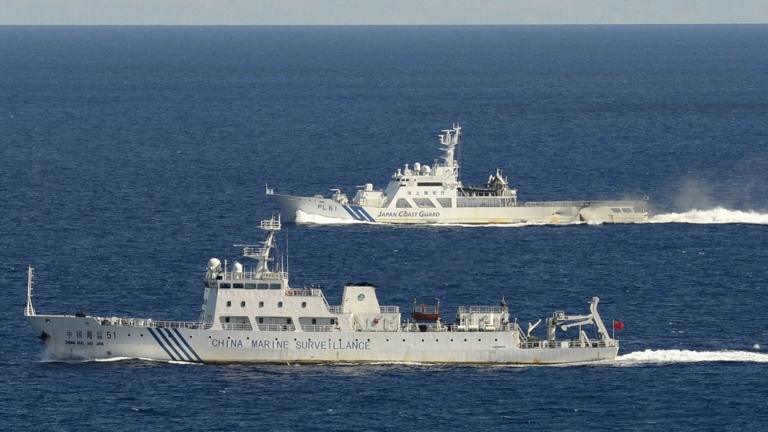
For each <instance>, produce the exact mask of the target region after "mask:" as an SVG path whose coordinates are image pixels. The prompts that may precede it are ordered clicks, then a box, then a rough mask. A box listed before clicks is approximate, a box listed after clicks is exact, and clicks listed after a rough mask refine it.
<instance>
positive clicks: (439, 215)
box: [266, 124, 648, 224]
mask: <svg viewBox="0 0 768 432" xmlns="http://www.w3.org/2000/svg"><path fill="white" fill-rule="evenodd" d="M461 134H462V132H461V127H460V126H459V125H458V124H454V125H453V127H452V128H451V129H446V130H443V131H442V133H441V134H440V135H438V139H439V142H440V145H441V146H442V149H443V156H442V161H438V160H435V161H434V163H433V164H432V165H431V166H430V165H428V164H421V163H419V162H416V163H414V164H413V166H409V165H408V164H406V165H405V166H404V167H403V168H399V169H397V170H396V171H395V172H394V174H392V176H391V178H390V181H389V183H388V184H387V186H386V188H384V189H375V188H374V186H373V184H372V183H365V184H364V185H363V186H361V187H360V188H359V189H358V191H357V193H356V194H355V196H354V197H353V198H352V199H351V200H350V199H349V198H348V197H347V196H346V195H345V194H344V193H343V192H342V191H341V190H340V189H331V191H332V192H333V193H332V195H331V196H330V197H323V196H322V195H316V196H312V197H306V196H294V195H284V194H278V193H275V191H274V190H273V189H270V188H267V190H266V192H267V195H268V196H270V197H271V198H272V199H273V200H274V201H275V202H276V203H277V205H278V206H279V207H280V212H281V213H282V214H283V215H285V217H286V220H292V221H301V220H302V218H304V219H309V220H310V221H316V220H317V219H321V220H323V221H328V222H333V221H334V220H336V221H342V222H343V221H358V222H366V223H396V224H434V223H443V224H571V223H579V222H597V223H603V222H606V223H625V222H643V221H646V220H647V219H648V208H647V201H645V200H612V201H549V202H520V201H518V197H517V189H514V188H511V187H510V186H509V181H508V178H507V177H505V176H504V175H503V174H502V172H501V170H499V169H496V171H495V173H493V174H491V175H490V176H489V177H488V181H487V182H486V184H484V185H482V186H465V185H464V184H462V182H461V180H460V179H459V162H458V161H457V160H456V158H455V153H456V149H457V146H458V145H459V141H460V137H461Z"/></svg>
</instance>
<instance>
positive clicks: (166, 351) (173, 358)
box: [147, 328, 177, 360]
mask: <svg viewBox="0 0 768 432" xmlns="http://www.w3.org/2000/svg"><path fill="white" fill-rule="evenodd" d="M147 330H148V331H149V334H151V335H152V337H153V338H155V341H156V342H157V344H158V345H160V348H162V349H163V351H165V353H166V354H168V358H170V359H171V360H177V359H176V357H174V356H173V354H171V352H170V351H168V348H166V347H165V345H163V342H162V341H161V340H160V338H159V337H157V335H156V334H155V332H154V330H152V329H151V328H147Z"/></svg>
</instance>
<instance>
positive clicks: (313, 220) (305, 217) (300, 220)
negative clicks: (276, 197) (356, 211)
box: [296, 210, 371, 225]
mask: <svg viewBox="0 0 768 432" xmlns="http://www.w3.org/2000/svg"><path fill="white" fill-rule="evenodd" d="M296 223H297V224H314V225H348V224H365V223H371V222H366V221H360V220H357V219H341V218H331V217H326V216H320V215H314V214H309V213H305V212H303V211H301V210H296Z"/></svg>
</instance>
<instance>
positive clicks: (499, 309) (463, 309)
mask: <svg viewBox="0 0 768 432" xmlns="http://www.w3.org/2000/svg"><path fill="white" fill-rule="evenodd" d="M507 311H509V307H507V306H459V313H504V312H507Z"/></svg>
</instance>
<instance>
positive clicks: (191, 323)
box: [100, 318, 213, 330]
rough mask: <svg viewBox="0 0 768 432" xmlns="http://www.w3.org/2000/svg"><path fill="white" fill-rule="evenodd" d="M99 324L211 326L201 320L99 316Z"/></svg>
mask: <svg viewBox="0 0 768 432" xmlns="http://www.w3.org/2000/svg"><path fill="white" fill-rule="evenodd" d="M100 322H101V325H108V326H126V327H152V328H188V329H203V330H207V329H209V328H211V327H212V326H213V324H211V323H206V322H201V321H155V320H153V319H149V318H147V319H145V318H101V319H100Z"/></svg>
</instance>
